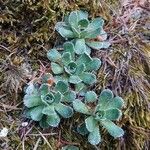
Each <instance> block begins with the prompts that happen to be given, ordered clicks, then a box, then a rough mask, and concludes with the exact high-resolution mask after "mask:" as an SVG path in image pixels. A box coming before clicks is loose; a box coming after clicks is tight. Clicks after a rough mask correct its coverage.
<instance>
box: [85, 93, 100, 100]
mask: <svg viewBox="0 0 150 150" xmlns="http://www.w3.org/2000/svg"><path fill="white" fill-rule="evenodd" d="M85 100H86V102H88V103H91V102H95V101H96V100H97V94H96V93H95V92H94V91H88V92H87V93H86V94H85Z"/></svg>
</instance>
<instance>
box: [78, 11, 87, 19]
mask: <svg viewBox="0 0 150 150" xmlns="http://www.w3.org/2000/svg"><path fill="white" fill-rule="evenodd" d="M77 13H78V19H79V21H80V20H83V19H88V12H87V11H83V10H77Z"/></svg>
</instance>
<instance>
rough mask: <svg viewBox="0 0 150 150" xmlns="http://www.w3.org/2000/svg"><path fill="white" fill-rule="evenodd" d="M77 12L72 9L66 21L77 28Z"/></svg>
mask: <svg viewBox="0 0 150 150" xmlns="http://www.w3.org/2000/svg"><path fill="white" fill-rule="evenodd" d="M78 19H79V18H78V13H77V11H73V12H71V13H70V15H69V18H68V22H69V24H70V25H71V27H74V28H77V27H78V21H79V20H78Z"/></svg>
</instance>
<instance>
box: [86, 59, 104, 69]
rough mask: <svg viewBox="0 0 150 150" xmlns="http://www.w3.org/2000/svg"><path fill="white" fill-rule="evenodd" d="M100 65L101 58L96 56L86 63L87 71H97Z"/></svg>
mask: <svg viewBox="0 0 150 150" xmlns="http://www.w3.org/2000/svg"><path fill="white" fill-rule="evenodd" d="M100 66H101V60H100V59H98V58H93V60H92V61H91V62H90V63H88V64H87V66H86V69H87V71H97V70H98V69H99V68H100Z"/></svg>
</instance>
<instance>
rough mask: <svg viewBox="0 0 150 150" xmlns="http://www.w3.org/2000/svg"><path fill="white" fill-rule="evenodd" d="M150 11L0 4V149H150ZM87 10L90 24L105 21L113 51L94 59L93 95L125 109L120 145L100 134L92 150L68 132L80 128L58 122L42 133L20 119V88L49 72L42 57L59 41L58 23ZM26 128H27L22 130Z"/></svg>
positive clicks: (99, 5) (70, 3)
mask: <svg viewBox="0 0 150 150" xmlns="http://www.w3.org/2000/svg"><path fill="white" fill-rule="evenodd" d="M149 7H150V4H149V3H148V1H146V0H141V1H136V0H135V1H134V0H133V1H128V0H126V1H122V3H121V2H119V1H117V0H107V1H102V2H100V1H98V0H93V1H90V0H39V1H38V0H37V1H35V2H34V0H33V1H32V0H26V1H24V2H23V1H22V2H21V0H20V1H16V2H15V1H14V2H12V1H9V0H5V1H3V0H2V1H0V84H1V86H0V88H1V90H0V118H1V121H0V129H2V128H3V127H7V128H8V129H9V133H8V136H7V138H3V139H0V149H9V150H14V149H16V150H21V149H22V150H30V149H34V150H37V149H38V150H42V149H44V150H50V149H52V150H56V149H61V146H63V145H65V144H74V145H79V147H80V149H84V150H91V149H104V150H107V149H112V150H116V149H118V150H119V149H123V150H130V149H131V150H132V149H133V150H141V149H145V150H146V149H149V148H150V143H149V136H150V128H149V126H150V112H149V109H150V43H149V40H150V17H149V15H148V14H149V13H150V9H149ZM76 9H84V10H86V11H88V12H89V14H90V17H91V18H92V17H96V16H102V17H103V18H104V19H105V21H106V24H105V30H106V31H107V33H108V35H109V38H108V39H109V40H110V41H111V43H112V46H111V47H110V48H109V49H108V50H107V51H103V50H102V51H100V52H96V53H94V54H93V55H97V56H99V58H101V59H102V61H103V64H102V68H101V69H100V70H99V73H98V75H97V77H98V84H97V85H95V89H96V90H97V91H100V90H101V89H102V88H110V89H112V90H113V92H114V93H115V94H116V95H120V96H122V97H123V98H124V100H125V102H126V107H125V108H124V110H123V117H122V119H121V120H120V121H119V122H118V125H119V126H122V128H123V129H124V131H125V135H124V137H122V138H120V139H113V138H112V137H110V136H109V135H108V134H107V132H106V131H105V130H102V137H103V142H102V143H101V144H100V145H98V146H96V147H93V146H90V145H89V144H88V142H87V138H84V137H82V136H80V135H78V134H76V133H75V132H74V131H72V128H74V127H75V125H76V124H77V123H79V122H80V120H81V118H79V116H78V115H76V116H75V117H74V118H73V119H70V120H65V121H62V124H61V125H60V126H59V128H56V129H53V128H49V129H47V130H42V129H41V128H39V126H38V125H37V124H36V123H34V122H32V121H29V120H26V119H25V118H23V115H22V112H23V107H24V106H23V103H22V99H23V87H24V86H25V84H26V83H27V82H28V81H29V80H30V79H31V78H32V77H33V76H35V75H38V74H39V71H38V69H39V67H40V65H41V62H42V64H44V65H48V66H49V61H48V59H47V58H46V51H47V50H49V49H50V48H52V47H53V46H55V45H57V44H58V43H59V42H60V41H61V38H60V36H58V34H57V33H56V32H55V31H54V25H55V23H56V22H57V21H60V20H62V19H63V16H64V15H65V14H67V13H69V12H70V11H71V10H76ZM25 121H28V125H27V126H26V127H23V126H22V123H23V122H25Z"/></svg>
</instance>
